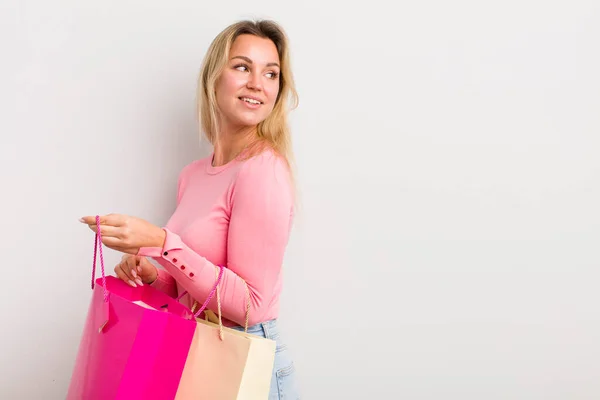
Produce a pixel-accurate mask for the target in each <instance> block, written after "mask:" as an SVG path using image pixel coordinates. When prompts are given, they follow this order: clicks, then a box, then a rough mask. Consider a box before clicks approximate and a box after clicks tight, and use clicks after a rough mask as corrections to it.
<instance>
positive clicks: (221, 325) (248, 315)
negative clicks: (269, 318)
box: [206, 278, 250, 340]
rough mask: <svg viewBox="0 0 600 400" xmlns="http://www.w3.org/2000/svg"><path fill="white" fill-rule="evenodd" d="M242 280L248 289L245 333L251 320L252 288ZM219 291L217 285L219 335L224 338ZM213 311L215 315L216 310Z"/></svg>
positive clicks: (207, 317)
mask: <svg viewBox="0 0 600 400" xmlns="http://www.w3.org/2000/svg"><path fill="white" fill-rule="evenodd" d="M240 279H242V278H240ZM242 282H244V288H245V289H246V321H245V322H244V333H248V321H249V320H250V289H249V288H248V283H246V281H245V280H244V279H242ZM219 292H220V291H219V287H218V286H217V318H218V319H219V337H220V338H221V340H223V320H222V318H221V296H220V293H219ZM209 311H210V310H209ZM211 313H212V314H213V315H214V312H212V311H211ZM206 319H207V320H209V315H208V313H207V314H206Z"/></svg>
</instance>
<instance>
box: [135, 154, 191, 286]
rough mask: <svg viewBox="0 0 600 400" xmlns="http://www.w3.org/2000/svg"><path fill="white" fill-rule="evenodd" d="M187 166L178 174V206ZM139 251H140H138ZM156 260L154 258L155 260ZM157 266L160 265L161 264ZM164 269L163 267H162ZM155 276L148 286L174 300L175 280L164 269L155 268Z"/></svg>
mask: <svg viewBox="0 0 600 400" xmlns="http://www.w3.org/2000/svg"><path fill="white" fill-rule="evenodd" d="M188 168H189V165H188V166H186V167H185V168H184V169H183V170H182V171H181V173H180V174H179V178H178V180H177V203H176V205H179V202H180V201H181V195H182V193H183V191H182V189H183V187H184V182H185V176H186V171H187V170H188ZM140 251H141V249H140ZM138 255H142V254H140V252H138ZM155 259H156V258H155ZM159 264H161V265H162V263H160V261H159ZM163 267H164V265H163ZM156 272H157V275H156V278H155V279H154V281H152V282H151V283H150V286H152V287H154V288H156V289H158V290H160V291H161V292H163V293H165V294H167V295H168V296H170V297H173V298H176V297H177V294H178V293H177V283H176V281H175V278H173V276H172V275H171V274H170V273H169V272H168V271H167V270H165V269H162V268H157V269H156Z"/></svg>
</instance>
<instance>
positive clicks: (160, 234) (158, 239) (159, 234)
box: [149, 227, 167, 249]
mask: <svg viewBox="0 0 600 400" xmlns="http://www.w3.org/2000/svg"><path fill="white" fill-rule="evenodd" d="M156 228H157V229H156V233H155V234H154V237H153V240H152V242H153V243H152V244H151V245H150V246H149V247H160V248H161V249H162V248H163V247H165V240H166V239H167V233H166V232H165V230H164V229H162V228H159V227H156Z"/></svg>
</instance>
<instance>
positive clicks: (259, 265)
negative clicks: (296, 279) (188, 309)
mask: <svg viewBox="0 0 600 400" xmlns="http://www.w3.org/2000/svg"><path fill="white" fill-rule="evenodd" d="M292 206H293V197H292V191H291V187H290V180H289V176H288V171H287V168H286V166H285V164H284V163H283V161H281V160H279V159H276V158H275V157H260V158H259V159H257V160H251V161H249V162H248V163H246V164H245V165H244V166H243V167H242V168H241V170H240V172H239V175H238V178H237V180H236V182H235V186H234V187H233V190H232V194H231V214H230V222H229V234H228V244H227V265H226V267H227V268H226V269H225V270H224V273H223V278H222V281H221V285H220V297H221V313H222V315H223V317H225V318H227V319H229V320H231V321H234V322H236V323H238V324H240V325H243V324H244V322H245V318H246V314H245V312H246V301H247V294H246V288H245V286H244V282H243V281H245V282H246V283H247V285H248V289H249V292H250V319H249V324H250V325H254V324H255V323H258V322H260V321H262V318H263V316H264V315H265V313H266V312H267V311H268V308H269V306H270V305H271V299H272V298H273V296H274V295H276V294H277V293H276V292H277V291H278V290H279V288H278V286H277V284H278V281H279V276H280V271H281V265H282V262H283V257H284V253H285V248H286V246H287V241H288V237H289V231H290V221H291V212H292ZM165 232H166V239H165V244H164V246H163V248H162V249H160V248H142V249H140V253H139V254H140V255H143V254H147V255H150V256H152V257H154V259H155V260H157V262H158V263H159V264H160V265H161V266H163V267H164V269H165V270H166V271H167V272H168V273H169V274H170V276H171V278H174V279H176V280H177V281H178V282H179V284H180V285H181V286H183V287H184V288H185V290H187V291H188V293H189V294H190V295H191V296H192V297H193V298H195V299H199V300H200V299H205V298H206V297H207V296H208V294H209V292H210V290H211V289H212V287H213V285H214V281H215V276H216V269H217V266H215V265H214V264H212V263H211V262H210V261H208V260H207V259H206V258H204V257H203V256H202V255H200V254H197V253H196V252H194V251H193V250H192V249H190V248H189V247H188V246H187V245H186V244H185V243H183V241H182V240H181V238H180V237H179V236H178V235H176V234H175V233H173V232H170V231H169V230H168V229H165ZM233 271H236V272H233ZM208 307H209V308H210V309H212V310H216V309H217V307H216V299H214V298H213V300H212V301H211V302H210V304H209V306H208Z"/></svg>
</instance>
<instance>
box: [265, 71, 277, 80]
mask: <svg viewBox="0 0 600 400" xmlns="http://www.w3.org/2000/svg"><path fill="white" fill-rule="evenodd" d="M278 76H279V74H278V73H277V72H275V71H271V72H267V77H268V78H269V79H277V77H278Z"/></svg>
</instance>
